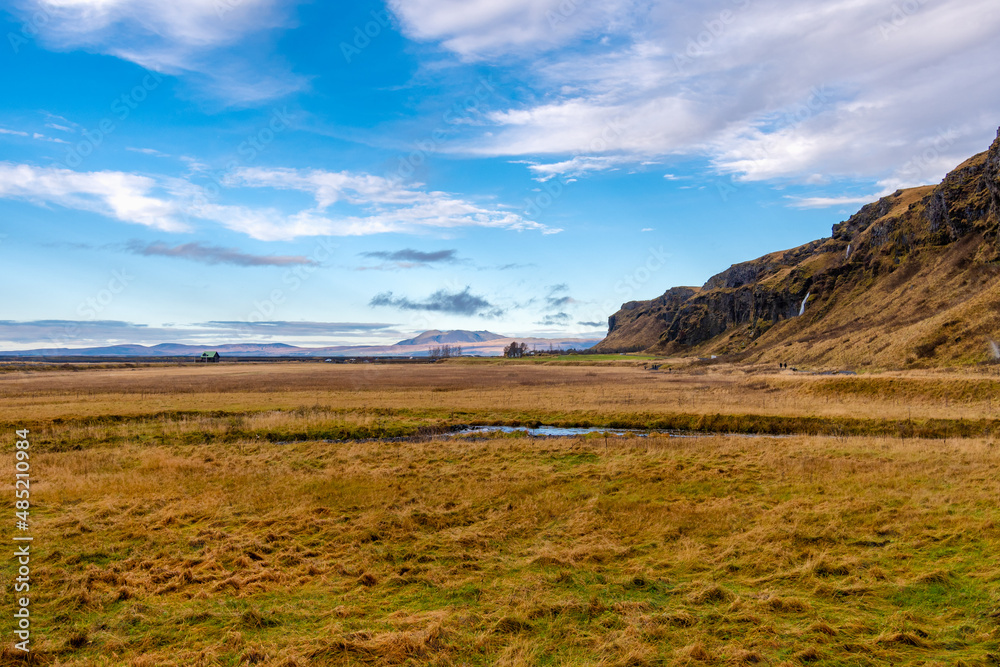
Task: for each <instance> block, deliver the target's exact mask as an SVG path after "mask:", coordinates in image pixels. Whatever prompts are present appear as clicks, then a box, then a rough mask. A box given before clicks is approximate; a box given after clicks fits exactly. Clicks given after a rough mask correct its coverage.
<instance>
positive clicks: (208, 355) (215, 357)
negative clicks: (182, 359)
mask: <svg viewBox="0 0 1000 667" xmlns="http://www.w3.org/2000/svg"><path fill="white" fill-rule="evenodd" d="M221 358H222V357H220V356H219V353H218V352H202V353H201V356H200V357H198V358H197V359H195V361H197V362H204V363H206V364H217V363H219V359H221Z"/></svg>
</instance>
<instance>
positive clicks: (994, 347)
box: [990, 340, 1000, 361]
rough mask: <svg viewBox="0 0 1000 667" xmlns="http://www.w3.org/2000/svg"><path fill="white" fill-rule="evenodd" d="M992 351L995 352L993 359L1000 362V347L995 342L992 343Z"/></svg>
mask: <svg viewBox="0 0 1000 667" xmlns="http://www.w3.org/2000/svg"><path fill="white" fill-rule="evenodd" d="M990 350H992V352H993V358H994V359H996V360H998V361H1000V345H997V342H996V341H995V340H991V341H990Z"/></svg>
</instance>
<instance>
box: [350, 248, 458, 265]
mask: <svg viewBox="0 0 1000 667" xmlns="http://www.w3.org/2000/svg"><path fill="white" fill-rule="evenodd" d="M457 252H458V251H457V250H454V249H450V250H434V251H432V252H423V251H420V250H413V249H412V248H404V249H403V250H396V251H393V252H388V251H385V250H376V251H373V252H364V253H361V254H362V256H363V257H377V258H379V259H388V260H392V261H395V262H420V263H421V264H431V263H434V262H447V263H453V262H455V261H456V260H457V257H456V256H455V253H457Z"/></svg>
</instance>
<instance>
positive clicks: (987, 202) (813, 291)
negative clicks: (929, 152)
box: [595, 132, 1000, 366]
mask: <svg viewBox="0 0 1000 667" xmlns="http://www.w3.org/2000/svg"><path fill="white" fill-rule="evenodd" d="M998 227H1000V132H998V134H997V140H996V141H995V142H994V143H993V145H992V146H991V147H990V149H989V151H987V152H985V153H981V154H979V155H976V156H975V157H973V158H970V159H969V160H967V161H966V162H964V163H963V164H961V165H959V166H958V167H957V168H956V169H955V170H954V171H953V172H951V173H950V174H948V176H946V177H945V179H944V180H943V181H942V182H941V184H940V185H937V186H924V187H919V188H912V189H909V190H899V191H897V192H895V193H893V194H892V195H890V196H888V197H884V198H882V199H880V200H879V201H877V202H874V203H871V204H868V205H867V206H865V207H863V208H862V209H861V210H860V211H858V213H857V214H855V215H854V216H852V217H851V218H850V219H849V220H846V221H844V222H841V223H838V224H837V225H834V227H833V232H832V235H831V236H830V238H826V239H820V240H818V241H813V242H811V243H807V244H805V245H803V246H800V247H798V248H793V249H791V250H786V251H783V252H775V253H771V254H769V255H765V256H764V257H760V258H758V259H755V260H752V261H749V262H743V263H740V264H735V265H733V266H732V267H730V268H729V269H727V270H725V271H723V272H722V273H719V274H717V275H715V276H713V277H711V278H710V279H709V280H708V281H707V282H706V283H705V285H704V286H702V287H701V288H690V287H682V288H673V289H671V290H668V291H667V292H666V293H664V294H663V295H662V296H660V297H658V298H656V299H653V300H651V301H632V302H629V303H627V304H624V305H623V306H622V309H621V310H620V311H618V312H617V313H615V314H614V315H612V316H611V318H609V333H608V337H607V338H606V339H605V340H604V341H602V342H601V343H600V344H599V345H598V346H597V347H596V348H595V350H598V351H604V352H611V351H635V350H640V349H645V350H650V351H652V352H656V353H662V354H698V355H707V354H709V353H712V354H737V355H739V356H740V357H742V358H745V359H747V360H751V361H753V360H761V361H768V360H778V361H789V362H796V363H807V362H814V363H836V364H850V365H865V364H876V365H883V366H905V365H913V364H917V365H920V364H923V365H930V364H935V363H955V362H974V361H982V360H985V359H987V358H989V357H990V356H991V350H992V346H991V345H990V340H992V339H998V340H1000V245H998ZM803 304H804V306H803ZM800 313H801V315H800Z"/></svg>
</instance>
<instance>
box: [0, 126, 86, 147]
mask: <svg viewBox="0 0 1000 667" xmlns="http://www.w3.org/2000/svg"><path fill="white" fill-rule="evenodd" d="M46 127H49V126H48V125H47V126H46ZM66 129H68V128H66ZM0 134H6V135H10V136H14V137H24V138H25V139H34V140H35V141H48V142H50V143H54V144H66V143H69V142H68V141H66V140H65V139H60V138H59V137H50V136H48V135H45V134H42V133H41V132H25V131H23V130H11V129H7V128H5V127H0Z"/></svg>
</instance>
